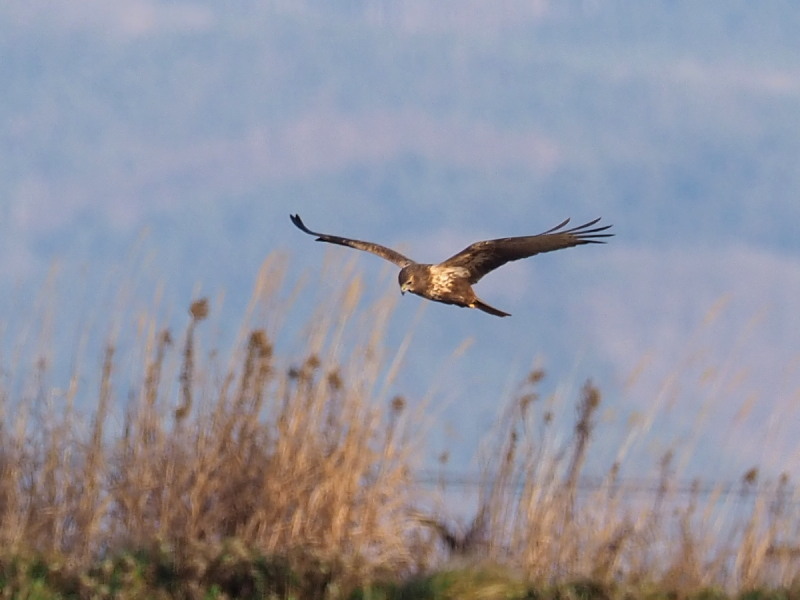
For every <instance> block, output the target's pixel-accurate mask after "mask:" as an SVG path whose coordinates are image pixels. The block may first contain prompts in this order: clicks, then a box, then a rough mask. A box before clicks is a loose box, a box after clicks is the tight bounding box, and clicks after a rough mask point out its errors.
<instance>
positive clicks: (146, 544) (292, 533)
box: [0, 264, 800, 597]
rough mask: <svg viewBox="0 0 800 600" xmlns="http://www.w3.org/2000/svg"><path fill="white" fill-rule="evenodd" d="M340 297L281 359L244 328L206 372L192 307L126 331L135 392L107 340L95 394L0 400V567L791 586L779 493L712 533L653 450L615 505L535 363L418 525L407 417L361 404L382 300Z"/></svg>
mask: <svg viewBox="0 0 800 600" xmlns="http://www.w3.org/2000/svg"><path fill="white" fill-rule="evenodd" d="M276 274H277V270H276V268H275V266H274V265H271V264H268V265H267V267H266V268H265V271H264V273H262V276H261V278H260V280H259V282H258V285H257V286H256V293H255V296H254V301H253V303H252V305H251V308H250V312H251V313H257V312H258V311H259V310H261V311H267V312H269V314H270V317H269V318H264V319H263V321H264V322H265V323H268V322H270V319H274V318H275V317H274V315H275V314H276V313H279V312H280V306H279V301H278V300H277V290H278V289H279V287H280V284H279V283H277V282H278V281H279V277H277V276H276ZM339 279H341V274H340V275H339ZM336 294H338V298H337V299H335V301H333V302H326V303H325V310H324V311H321V312H320V313H319V314H318V315H315V317H314V318H312V319H311V320H310V322H309V325H308V328H307V333H306V335H305V338H304V339H305V340H306V349H305V353H304V355H301V356H299V357H296V358H294V359H292V358H289V359H287V358H286V357H282V356H278V355H277V354H276V351H275V348H274V346H273V342H272V338H271V333H270V332H269V331H268V329H264V328H254V329H250V330H248V331H247V332H246V334H245V335H244V336H243V341H242V344H241V347H240V348H238V349H236V350H234V351H233V354H232V355H231V356H230V357H226V358H228V361H227V362H228V365H229V366H227V367H222V366H221V365H222V364H223V362H224V361H223V358H224V357H222V356H220V355H219V354H218V353H216V352H210V353H209V352H208V351H207V350H205V349H204V348H202V347H201V346H200V343H199V342H198V340H197V337H198V336H197V331H198V330H200V329H201V328H202V322H203V321H204V320H205V319H207V318H208V317H209V315H210V314H211V315H212V316H213V308H214V307H213V305H211V304H209V303H208V302H207V301H206V300H204V299H202V300H197V301H195V302H193V303H192V304H191V307H190V311H189V319H188V324H187V329H186V331H185V333H184V334H183V336H182V343H180V344H178V343H176V339H177V336H176V334H175V333H174V332H172V331H169V330H167V329H159V328H158V327H157V326H156V325H155V324H153V323H150V324H149V325H148V326H147V327H145V328H144V330H145V332H146V333H145V336H144V343H143V351H142V354H141V356H142V357H143V359H142V360H143V364H142V365H141V366H140V371H141V373H142V375H141V378H140V381H138V382H134V383H135V386H134V390H133V392H132V393H131V394H128V395H126V396H124V397H123V395H122V394H120V393H119V392H118V391H117V389H116V387H115V385H114V380H115V377H116V376H117V374H118V372H119V369H120V364H119V362H118V361H119V358H118V356H117V348H116V347H115V345H114V344H113V343H109V344H108V346H107V347H106V349H105V353H104V355H103V360H102V364H101V370H100V378H99V379H100V381H99V386H97V387H96V390H95V391H92V390H91V389H86V388H85V387H84V380H83V379H82V377H81V374H79V373H75V374H74V375H73V377H72V379H71V380H70V382H69V385H68V386H66V388H65V389H63V390H60V389H57V388H55V387H51V386H50V385H49V383H48V378H47V369H48V366H47V361H44V360H42V361H37V362H36V365H37V366H36V368H35V370H34V373H33V377H31V378H30V381H31V383H30V385H29V386H28V389H26V390H25V391H24V394H23V396H22V397H19V398H15V397H11V392H10V391H9V390H7V389H0V413H2V427H1V428H0V545H1V546H0V547H1V548H2V550H0V562H2V563H3V564H5V565H8V564H11V563H12V562H13V558H14V557H20V556H41V557H45V558H46V560H48V561H49V562H50V563H51V564H54V565H61V566H60V567H59V569H60V571H59V572H69V573H77V572H80V570H81V569H87V568H89V567H90V566H91V565H95V564H97V561H99V560H105V559H108V557H114V556H125V555H126V553H129V552H132V551H137V550H139V549H144V550H149V551H152V552H155V553H157V554H158V555H159V556H165V555H168V556H170V557H171V558H170V560H172V561H174V562H175V564H177V565H181V568H182V569H184V570H185V571H186V572H191V573H193V574H194V575H195V576H196V577H198V578H202V577H204V576H206V575H208V574H209V573H211V572H216V571H215V570H217V571H219V570H220V569H221V568H222V567H220V563H219V560H221V559H220V558H219V557H220V556H222V555H226V553H230V548H234V549H236V553H238V554H240V555H242V556H245V555H246V556H250V553H255V554H256V555H258V556H268V557H280V559H281V560H285V561H286V563H287V565H288V567H287V568H290V569H291V570H292V572H295V573H300V574H301V576H303V577H307V578H311V579H313V580H314V584H313V587H314V589H315V590H318V591H319V593H320V595H322V596H325V595H327V596H330V597H335V596H336V595H337V592H335V590H340V592H339V593H341V590H347V589H351V588H352V587H353V586H354V585H356V584H359V583H364V582H367V581H375V580H386V579H389V580H397V579H399V578H403V577H406V576H408V575H410V574H414V573H423V572H426V571H429V570H431V569H437V568H441V567H442V566H444V565H447V564H448V563H449V562H450V561H451V560H452V559H453V558H454V557H462V559H463V557H467V560H468V562H470V563H471V564H472V563H475V564H477V563H481V564H494V565H503V566H504V567H506V568H509V569H512V570H513V571H514V572H515V573H517V574H519V576H520V577H521V578H522V579H523V580H526V581H533V582H541V583H543V584H548V585H550V584H557V583H559V582H564V581H574V580H576V579H579V578H591V579H592V580H593V581H595V582H597V583H598V585H637V586H648V585H652V586H658V587H660V588H667V589H670V590H676V591H677V592H679V593H684V594H688V593H691V592H694V591H697V590H699V589H705V588H709V587H715V586H716V587H728V588H735V589H750V588H755V587H761V586H767V587H783V588H792V587H793V588H795V589H796V588H797V587H798V586H800V581H799V580H798V575H797V574H798V573H800V552H799V551H798V547H800V522H799V521H798V518H797V511H796V500H794V499H792V498H791V497H790V495H789V489H790V487H789V482H788V480H786V479H783V480H781V481H779V482H777V483H776V484H775V485H774V488H773V492H772V493H771V494H768V495H763V496H759V498H758V500H757V501H756V502H755V504H754V507H753V510H752V511H751V512H750V513H749V514H748V515H746V518H744V519H743V520H742V521H741V522H740V523H739V525H738V526H737V527H735V528H733V529H732V530H730V531H728V532H726V533H725V538H724V539H721V538H720V535H721V532H720V531H719V530H718V529H715V522H716V519H717V518H718V515H717V513H716V507H717V504H716V503H715V498H714V494H713V493H712V494H700V493H699V489H700V488H699V484H698V487H697V489H696V490H694V492H693V493H690V494H688V495H685V496H684V495H678V494H677V493H676V485H675V475H674V473H673V472H672V469H671V456H670V455H669V454H667V455H665V456H664V458H663V461H662V465H661V467H660V483H659V485H658V489H657V491H656V493H655V495H654V497H653V498H652V501H651V502H646V503H645V502H642V501H640V500H639V501H631V500H630V499H629V498H626V494H625V486H623V485H620V482H619V479H618V474H619V465H616V464H615V465H613V466H612V467H611V469H610V470H609V472H608V473H607V474H606V475H605V477H604V478H603V479H602V481H601V482H600V483H599V484H598V485H597V486H595V487H594V488H593V489H590V490H587V489H584V488H582V486H581V481H582V479H581V478H582V475H583V469H584V464H585V462H586V457H587V456H588V453H590V452H591V448H592V443H593V441H594V435H595V429H596V414H597V410H598V407H599V406H600V404H601V394H600V391H599V390H598V389H597V388H596V387H595V386H593V385H592V384H591V383H587V384H586V385H585V386H584V388H583V390H582V392H581V395H580V397H579V399H578V401H577V415H576V418H575V422H574V429H573V433H572V437H571V439H570V440H569V443H568V444H566V445H565V446H563V447H559V446H558V444H556V443H555V442H554V439H555V438H554V436H553V434H552V431H551V427H552V423H553V419H552V414H551V413H550V412H549V411H550V410H551V409H550V408H549V407H547V406H545V403H544V402H543V401H542V398H540V394H539V391H538V389H539V388H538V386H539V383H540V381H541V379H542V378H543V376H544V374H543V373H542V372H541V371H538V370H537V371H534V372H532V373H531V375H530V376H529V378H528V379H527V380H526V381H525V382H524V383H523V385H522V388H521V389H520V392H519V394H518V395H517V397H516V398H515V399H514V400H513V401H512V402H511V403H510V404H509V407H508V408H507V410H506V412H505V414H504V415H503V416H502V417H501V419H500V421H499V424H498V433H497V436H496V438H495V443H496V445H495V447H494V451H493V452H492V453H491V455H490V456H489V458H488V460H487V461H486V462H485V466H486V470H485V476H484V481H483V485H482V486H481V488H480V502H479V509H478V512H477V513H476V515H475V518H474V520H473V522H472V523H471V524H470V526H469V527H467V528H466V531H464V532H459V531H456V530H454V529H453V528H451V527H449V526H448V525H446V523H447V522H449V519H450V515H448V514H431V513H427V512H426V513H424V514H423V513H422V512H421V511H420V510H419V508H418V507H419V506H420V503H419V495H420V493H421V490H420V488H419V486H417V485H415V479H414V477H415V468H416V464H417V459H418V458H419V457H417V456H416V455H415V452H416V451H417V449H418V448H419V447H421V446H422V442H423V440H422V439H421V436H422V435H423V432H424V430H425V429H424V427H420V421H421V420H422V419H423V417H422V415H413V414H411V413H412V411H413V410H414V409H413V408H410V407H409V403H408V402H407V401H406V399H404V398H403V397H400V396H394V397H391V398H390V397H389V396H388V395H387V394H385V393H384V392H382V391H376V390H386V389H390V387H391V386H390V385H388V384H389V383H391V380H392V378H393V377H394V376H395V375H396V373H397V369H398V365H399V364H400V358H401V357H400V356H395V357H387V356H386V354H385V351H384V348H383V347H382V345H381V344H382V336H383V332H384V326H385V324H386V319H387V317H388V315H389V314H390V313H391V308H392V301H390V300H387V299H382V300H379V301H378V302H377V303H375V304H374V305H371V306H368V307H366V308H360V309H358V310H357V305H358V302H359V297H360V283H359V279H358V278H357V277H353V276H347V277H346V281H345V282H344V283H342V284H341V287H339V288H337V289H336ZM289 301H291V296H290V300H289ZM331 307H336V308H331ZM325 311H327V312H325ZM357 314H366V315H368V317H369V318H368V320H366V321H365V322H366V323H368V325H367V326H364V325H363V324H362V325H359V324H358V322H357V317H356V315H357ZM343 348H349V350H342V349H343ZM174 382H178V385H177V386H175V385H174ZM384 396H386V397H384ZM92 397H94V398H96V400H94V402H91V403H89V399H90V398H92ZM78 400H80V402H79V401H78ZM78 405H80V406H83V407H87V406H88V407H90V408H91V410H90V418H87V417H86V415H85V413H84V412H83V411H82V410H80V409H79V408H78ZM410 424H413V427H412V426H409V425H410ZM757 481H758V471H757V470H751V471H749V472H747V473H745V475H744V476H743V478H742V486H743V489H746V488H747V487H748V486H753V485H755V484H756V483H757ZM793 503H794V504H793ZM126 560H127V559H126ZM131 560H133V559H131ZM10 561H11V562H10ZM232 568H233V567H232ZM223 570H224V569H223Z"/></svg>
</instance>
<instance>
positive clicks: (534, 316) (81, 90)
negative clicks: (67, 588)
mask: <svg viewBox="0 0 800 600" xmlns="http://www.w3.org/2000/svg"><path fill="white" fill-rule="evenodd" d="M798 31H800V7H798V5H797V4H796V3H794V2H790V1H788V0H786V1H780V0H776V1H774V2H768V3H753V2H746V1H744V0H738V1H731V0H709V1H707V2H701V3H699V2H694V1H690V0H670V1H666V0H664V1H653V2H640V1H638V0H620V1H611V0H609V1H604V0H559V1H557V2H556V1H548V0H526V1H522V0H498V1H496V2H487V1H477V0H437V1H436V2H431V1H430V0H392V1H390V0H332V1H327V2H322V1H318V0H272V1H269V0H264V1H253V0H238V1H235V2H225V3H219V2H211V1H194V2H192V1H185V2H181V1H166V0H120V1H118V2H111V3H109V2H104V1H101V0H81V1H80V2H74V1H73V0H52V1H49V2H39V1H36V0H34V1H31V0H5V1H4V2H3V3H2V4H0V80H2V82H3V84H2V87H3V92H2V94H0V174H1V176H0V285H2V289H3V294H2V298H0V309H2V312H0V335H2V343H1V344H2V345H1V346H0V348H2V350H0V351H2V357H3V365H2V368H3V372H2V374H1V375H2V377H3V378H4V379H5V382H6V387H7V389H13V387H14V385H15V384H14V383H13V381H17V380H24V379H25V378H26V377H28V376H27V375H25V372H26V369H31V368H32V366H33V364H35V360H36V356H35V353H36V350H35V348H36V343H35V339H34V338H35V337H36V335H45V334H46V335H47V336H48V339H52V340H53V346H52V347H50V348H49V351H50V352H51V353H52V355H53V358H52V360H53V361H54V362H56V363H58V362H59V361H60V362H61V363H65V366H64V367H63V368H64V369H66V370H69V369H72V368H73V367H74V363H75V361H76V360H77V359H76V356H77V355H78V354H79V353H83V354H85V356H86V357H87V358H86V362H87V364H88V365H89V366H91V365H98V366H97V367H95V368H98V369H99V364H100V357H101V354H102V348H101V346H102V344H99V345H97V346H94V345H93V344H94V342H93V341H92V338H91V336H87V335H86V334H85V332H86V331H87V328H89V327H90V326H91V327H94V328H95V329H96V330H97V331H100V332H101V337H102V332H103V331H107V327H109V326H111V327H115V328H119V329H120V330H125V329H126V328H127V329H133V328H135V326H136V321H135V318H136V314H137V313H136V311H137V310H138V309H139V308H141V307H145V308H146V307H148V306H150V307H151V308H152V310H154V311H156V313H157V314H158V315H159V318H160V319H163V322H164V324H170V325H172V326H174V327H175V328H176V331H180V330H181V329H180V328H181V327H183V326H185V323H186V321H187V318H188V317H187V315H186V307H187V306H188V304H189V302H190V301H191V300H192V299H193V298H195V297H199V296H200V295H209V296H210V297H211V298H212V299H218V298H220V297H221V296H222V295H223V294H224V302H220V301H218V300H217V301H212V309H213V310H215V311H216V323H217V325H216V327H217V330H218V331H223V332H225V331H229V330H232V329H235V328H236V327H238V326H239V323H240V321H241V314H242V313H243V311H244V309H245V307H246V305H247V302H248V299H249V298H250V295H251V291H252V287H253V284H254V282H255V280H256V277H257V275H258V272H259V268H260V266H261V263H262V261H263V260H264V258H265V257H266V256H268V255H270V253H274V252H278V251H279V252H283V253H285V254H286V256H287V257H288V258H287V260H288V265H289V268H290V270H291V271H292V272H293V273H298V274H302V275H298V276H297V277H300V276H305V277H308V278H311V279H312V280H313V279H314V278H318V277H321V275H320V273H321V269H322V265H323V264H324V263H326V262H327V263H328V264H331V263H333V264H336V263H338V261H343V262H347V263H348V264H353V265H354V268H355V269H356V270H357V271H359V272H360V273H362V276H363V277H364V280H365V287H366V288H367V289H368V293H373V288H374V293H377V294H382V293H383V292H384V290H386V289H389V290H390V291H394V290H396V289H397V288H396V285H397V284H396V281H395V270H394V269H393V268H387V264H384V263H383V262H382V261H380V260H379V259H378V258H376V257H374V256H370V255H368V254H364V253H356V252H355V251H352V250H349V249H344V248H332V247H328V248H326V247H323V246H322V245H320V244H314V243H313V242H312V239H311V238H309V237H307V236H305V235H304V234H302V233H300V232H299V231H298V230H297V229H295V228H294V227H293V226H292V225H291V223H290V222H289V218H288V215H289V214H290V213H295V212H296V213H299V214H300V215H302V216H303V218H304V220H305V221H306V223H307V225H308V226H309V227H311V228H312V229H317V230H320V231H324V232H329V233H334V234H340V235H345V236H350V237H356V238H360V239H368V240H373V241H377V242H380V243H384V244H386V245H390V246H393V247H396V248H398V249H400V250H402V251H403V252H405V253H407V254H409V255H410V256H411V257H413V258H414V259H416V260H418V261H423V262H437V261H439V260H442V259H444V258H446V257H447V256H450V255H451V254H453V253H455V252H456V251H458V250H460V249H461V248H463V247H464V246H466V245H467V244H469V243H471V242H472V241H475V240H478V239H487V238H494V237H505V236H511V235H526V234H533V233H538V232H541V231H543V230H545V229H548V228H550V227H552V226H553V225H555V224H556V223H559V222H560V221H561V220H563V219H564V218H566V217H572V219H573V221H574V222H575V223H576V224H579V223H582V222H585V221H587V220H590V219H593V218H595V217H598V216H602V217H603V219H604V222H607V223H613V225H614V232H615V233H616V237H615V238H613V239H612V240H611V242H610V243H609V244H608V245H607V246H591V247H580V248H576V249H571V250H565V251H561V252H558V253H553V254H548V255H542V256H539V257H535V258H533V259H531V260H528V261H522V262H518V263H514V264H512V265H508V266H506V267H504V268H503V269H501V270H499V271H497V272H495V273H492V274H491V275H489V276H488V277H486V278H485V279H483V280H482V281H481V282H480V283H479V284H478V288H477V289H478V293H479V295H480V296H481V297H482V298H483V299H484V300H485V301H486V302H488V303H489V304H492V305H494V306H497V307H498V308H501V309H503V310H506V311H508V312H511V313H512V314H513V316H512V317H511V318H507V319H498V318H495V317H492V316H489V315H486V314H483V313H481V312H478V311H469V310H464V309H458V308H455V307H448V306H444V305H437V304H433V303H428V305H426V306H424V307H422V308H421V303H422V302H423V301H422V300H421V299H419V298H416V297H414V296H405V297H403V298H402V299H399V300H398V304H397V309H396V311H395V313H394V315H393V317H392V321H391V325H390V328H389V331H388V333H387V336H386V345H387V347H388V348H389V349H390V350H391V349H392V348H394V347H396V346H397V345H398V344H400V342H401V340H402V339H403V337H404V335H405V334H406V333H407V332H408V331H409V330H411V331H412V333H413V334H414V335H413V337H412V338H411V342H410V346H409V349H408V355H407V358H406V361H405V365H404V368H403V370H402V374H401V377H400V378H399V379H398V381H397V382H396V383H395V384H394V385H393V390H394V392H395V393H399V394H403V395H405V396H407V397H408V398H410V399H411V400H412V401H414V400H415V399H418V398H421V397H422V396H424V395H425V394H426V393H427V392H428V391H429V390H431V389H434V390H438V391H434V392H433V395H432V397H431V401H432V402H433V404H434V406H435V408H436V411H435V412H436V414H437V417H436V419H437V422H436V424H435V426H434V428H433V432H432V435H431V447H430V448H429V449H428V450H426V452H425V460H426V461H428V462H431V463H433V462H435V457H436V456H438V455H439V454H440V453H441V452H442V451H449V452H450V455H451V459H450V460H451V465H450V466H451V468H453V469H461V470H469V469H472V468H474V466H475V450H476V448H477V447H478V440H479V439H481V437H482V436H484V434H485V432H486V430H487V428H488V424H489V423H490V422H491V421H492V419H493V418H494V416H495V415H496V414H497V412H498V410H500V409H501V407H502V406H503V404H504V403H505V402H506V401H507V399H508V398H509V397H510V396H511V395H513V392H514V390H515V389H516V386H517V384H518V382H519V381H521V380H522V379H524V377H525V376H526V374H527V373H528V371H529V370H530V369H531V368H532V366H534V365H538V366H541V367H543V368H544V369H545V370H546V371H547V373H548V377H547V380H546V382H545V383H544V385H543V392H545V393H553V394H556V404H557V405H559V406H560V409H559V410H560V412H561V414H563V419H564V423H565V425H564V427H563V435H564V436H565V437H566V436H568V435H569V422H570V421H571V419H572V418H573V409H572V405H573V403H574V400H575V398H576V397H577V395H578V392H579V390H580V388H581V386H582V385H583V382H584V381H586V380H587V379H589V378H591V379H592V380H593V381H595V382H596V383H598V385H599V386H600V387H601V390H602V391H603V409H602V414H601V422H600V429H599V435H600V436H601V438H600V441H599V444H598V445H599V446H601V447H603V448H606V449H607V454H606V455H604V454H602V453H600V454H598V455H597V456H594V457H592V460H593V462H591V463H590V468H592V469H596V470H597V472H598V473H601V472H603V470H604V469H606V468H607V467H608V465H609V464H610V462H611V461H612V460H613V459H614V457H615V455H616V453H617V452H618V451H619V448H620V447H621V445H624V442H623V441H622V440H623V439H624V434H625V432H627V431H629V430H630V428H631V424H632V423H643V422H644V423H647V422H649V421H652V426H650V427H644V426H642V427H640V430H641V431H642V435H641V439H639V438H637V439H635V440H632V444H631V446H630V447H628V446H625V447H626V448H627V455H626V463H625V465H626V466H624V467H623V473H630V474H632V475H639V476H641V475H646V474H647V473H648V472H652V471H653V470H654V469H655V468H656V465H657V464H658V461H659V460H660V458H661V456H662V455H663V453H664V452H665V451H667V450H668V449H670V448H674V449H675V450H676V457H677V462H678V464H679V465H680V467H681V469H682V470H683V472H685V474H686V476H687V477H701V478H704V479H706V480H717V479H725V478H728V479H735V478H737V477H739V476H740V475H741V474H742V473H744V472H745V471H746V470H747V469H749V468H750V467H753V466H758V467H759V468H760V469H761V471H762V472H764V473H766V474H768V475H769V476H772V477H777V476H778V475H779V474H780V473H783V472H787V473H789V474H791V475H793V476H794V477H795V478H796V477H797V476H800V443H798V439H799V438H800V435H798V434H799V433H800V344H798V342H799V341H800V310H799V306H798V304H799V301H798V299H799V298H800V235H798V233H800V232H799V231H798V222H800V198H798V191H800V36H798V34H797V32H798ZM355 254H358V256H354V255H355ZM351 261H355V263H352V262H351ZM54 266H55V267H56V268H57V273H58V275H57V276H56V277H55V283H53V284H52V287H48V286H50V285H51V284H48V283H46V282H47V281H48V273H51V272H52V271H53V268H54ZM389 266H390V267H391V265H389ZM292 277H293V276H290V280H293V279H292ZM120 290H124V293H123V292H121V291H120ZM397 291H399V290H397ZM120 294H122V295H124V297H125V300H124V302H123V301H122V300H120ZM125 302H129V303H130V305H125V304H124V303H125ZM420 310H421V313H420V312H419V311H420ZM159 311H160V312H159ZM298 312H299V313H301V314H296V315H294V316H292V317H290V318H289V320H288V321H287V322H286V323H285V325H284V327H283V328H282V332H283V333H282V335H283V336H285V340H286V342H285V343H286V344H287V346H291V344H292V343H293V342H292V340H294V343H299V342H300V341H302V335H303V334H302V331H301V324H303V323H305V322H306V320H307V318H308V315H307V314H306V315H305V316H303V314H302V307H300V308H299V309H298ZM47 314H50V321H48V320H47V318H45V317H43V316H42V315H47ZM104 315H109V316H108V318H107V319H106V318H105V317H104ZM42 323H46V324H47V327H46V329H47V331H45V332H43V333H42V332H40V333H36V334H34V333H31V331H33V330H37V331H38V329H37V327H39V328H42V329H45V327H44V325H42ZM109 324H111V325H109ZM256 325H258V324H257V323H256ZM31 340H32V341H31ZM466 342H470V343H469V344H468V345H466V346H465V343H466ZM26 344H27V345H26ZM462 346H465V349H463V352H461V354H460V355H459V356H458V357H456V358H454V359H450V358H448V357H451V355H452V354H453V353H454V351H456V349H458V348H462ZM25 348H33V349H34V350H30V351H29V352H28V354H27V355H26V353H25ZM280 351H281V348H279V349H278V352H279V353H280ZM88 377H89V375H87V378H88ZM56 378H57V375H56ZM55 383H56V384H57V385H66V383H64V382H59V381H56V382H55ZM628 465H630V466H628ZM626 469H627V471H626Z"/></svg>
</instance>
